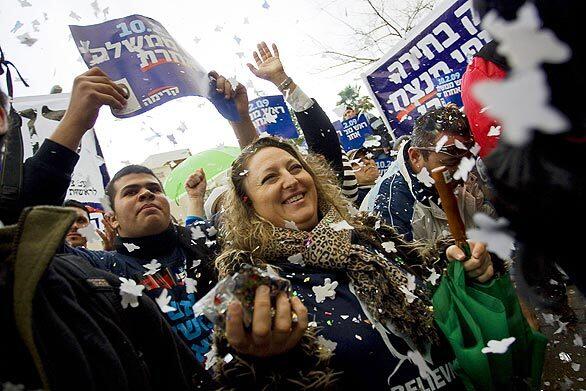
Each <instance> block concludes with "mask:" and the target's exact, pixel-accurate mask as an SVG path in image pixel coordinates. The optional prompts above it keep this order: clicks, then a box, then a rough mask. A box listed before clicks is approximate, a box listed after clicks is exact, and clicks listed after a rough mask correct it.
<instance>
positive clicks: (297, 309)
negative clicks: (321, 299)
mask: <svg viewBox="0 0 586 391" xmlns="http://www.w3.org/2000/svg"><path fill="white" fill-rule="evenodd" d="M289 302H290V303H291V309H292V310H293V312H294V313H295V314H297V322H296V323H294V324H293V329H292V330H291V335H290V336H289V340H288V341H287V348H288V349H291V348H292V347H294V346H295V345H297V343H298V342H299V340H300V339H301V337H303V334H305V330H307V325H308V318H307V308H306V307H305V306H304V305H303V303H302V302H301V300H299V298H298V297H292V298H291V299H290V300H289Z"/></svg>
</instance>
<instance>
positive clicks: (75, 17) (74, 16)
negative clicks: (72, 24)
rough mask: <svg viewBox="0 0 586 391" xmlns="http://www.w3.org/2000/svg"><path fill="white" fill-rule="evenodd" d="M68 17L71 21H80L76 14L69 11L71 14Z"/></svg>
mask: <svg viewBox="0 0 586 391" xmlns="http://www.w3.org/2000/svg"><path fill="white" fill-rule="evenodd" d="M69 17H70V18H73V19H75V20H77V21H78V22H79V21H80V20H81V16H79V15H78V14H76V13H75V12H73V11H71V12H70V13H69Z"/></svg>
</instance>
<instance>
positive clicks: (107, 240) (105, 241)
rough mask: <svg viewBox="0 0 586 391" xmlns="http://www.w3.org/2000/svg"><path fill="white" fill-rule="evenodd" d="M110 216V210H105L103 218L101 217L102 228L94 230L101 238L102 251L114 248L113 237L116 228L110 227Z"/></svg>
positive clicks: (114, 236)
mask: <svg viewBox="0 0 586 391" xmlns="http://www.w3.org/2000/svg"><path fill="white" fill-rule="evenodd" d="M111 218H112V212H106V213H105V214H104V218H103V219H102V224H103V225H104V230H103V231H100V230H99V229H97V230H96V232H97V233H98V235H100V237H101V238H102V246H103V247H104V251H113V250H114V239H115V238H116V230H115V229H114V227H112V223H111V222H110V219H111Z"/></svg>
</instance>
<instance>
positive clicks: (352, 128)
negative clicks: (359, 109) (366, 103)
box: [333, 114, 372, 151]
mask: <svg viewBox="0 0 586 391" xmlns="http://www.w3.org/2000/svg"><path fill="white" fill-rule="evenodd" d="M333 125H334V128H335V129H336V132H337V133H338V136H339V138H340V145H342V148H343V149H344V151H349V150H351V149H358V148H360V147H362V144H364V141H366V136H368V135H370V134H372V127H371V126H370V123H369V122H368V119H366V116H365V115H364V114H359V115H358V116H356V117H353V118H350V119H347V120H345V121H336V122H334V123H333Z"/></svg>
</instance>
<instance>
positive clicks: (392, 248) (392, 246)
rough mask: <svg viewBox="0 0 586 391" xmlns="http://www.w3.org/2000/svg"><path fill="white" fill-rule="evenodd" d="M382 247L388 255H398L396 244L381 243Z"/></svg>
mask: <svg viewBox="0 0 586 391" xmlns="http://www.w3.org/2000/svg"><path fill="white" fill-rule="evenodd" d="M381 245H382V246H383V248H384V249H385V251H386V252H388V253H396V252H397V248H396V247H395V242H383V243H381Z"/></svg>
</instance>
